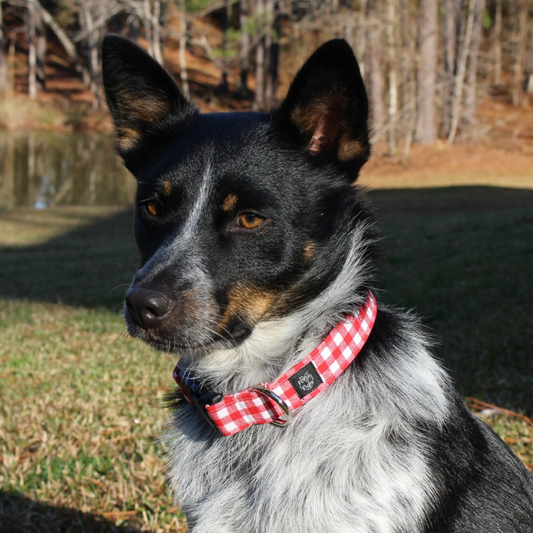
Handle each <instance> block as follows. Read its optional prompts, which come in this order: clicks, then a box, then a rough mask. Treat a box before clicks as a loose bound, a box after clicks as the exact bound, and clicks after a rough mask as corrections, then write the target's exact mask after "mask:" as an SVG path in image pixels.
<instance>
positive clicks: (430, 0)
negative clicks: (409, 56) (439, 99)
mask: <svg viewBox="0 0 533 533" xmlns="http://www.w3.org/2000/svg"><path fill="white" fill-rule="evenodd" d="M418 16H419V50H420V65H419V67H418V79H417V82H418V83H417V85H418V101H417V120H416V140H417V142H418V143H420V144H433V143H434V142H435V140H436V139H437V122H436V111H437V107H436V102H435V96H436V88H437V0H420V3H419V14H418Z"/></svg>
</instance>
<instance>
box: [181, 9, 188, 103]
mask: <svg viewBox="0 0 533 533" xmlns="http://www.w3.org/2000/svg"><path fill="white" fill-rule="evenodd" d="M180 11H181V12H180V52H179V60H180V76H181V89H182V91H183V94H184V95H185V96H186V97H189V94H190V91H189V77H188V76H187V56H186V51H187V12H186V8H185V0H181V2H180Z"/></svg>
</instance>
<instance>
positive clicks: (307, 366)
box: [174, 292, 377, 436]
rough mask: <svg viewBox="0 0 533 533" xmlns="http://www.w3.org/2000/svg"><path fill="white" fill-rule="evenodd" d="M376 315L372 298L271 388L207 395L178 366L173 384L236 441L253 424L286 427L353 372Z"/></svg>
mask: <svg viewBox="0 0 533 533" xmlns="http://www.w3.org/2000/svg"><path fill="white" fill-rule="evenodd" d="M376 313H377V304H376V300H375V298H374V296H373V295H372V293H370V292H369V293H368V299H367V301H366V303H365V305H363V306H361V308H360V309H359V312H358V313H357V314H356V315H348V316H347V317H346V319H345V320H344V321H342V322H340V323H339V324H337V326H335V328H334V329H333V330H332V331H331V332H330V333H329V335H328V336H327V337H326V338H325V339H324V340H323V341H322V342H321V343H320V344H319V345H318V346H317V347H316V348H315V349H314V350H313V351H312V352H311V353H310V354H309V355H308V356H307V357H305V358H304V359H302V360H301V361H300V362H299V363H297V364H296V365H294V366H293V367H292V368H291V369H289V370H288V371H287V372H285V374H283V375H282V376H280V377H279V378H277V379H276V380H275V381H272V382H270V383H260V384H258V385H254V386H253V387H249V388H247V389H246V390H244V391H241V392H238V393H236V394H224V395H220V394H213V393H207V394H202V393H201V391H200V390H199V389H198V387H197V386H196V385H195V384H194V381H193V380H192V379H190V378H189V377H188V376H186V373H185V372H183V369H181V368H180V365H179V363H178V364H177V365H176V368H175V369H174V379H175V380H176V383H177V384H178V385H179V387H180V388H181V390H182V391H183V394H184V395H185V397H186V398H187V401H188V402H189V403H190V404H192V405H195V406H196V407H197V408H198V410H199V411H200V413H201V414H202V415H203V417H204V418H205V420H206V421H207V422H208V423H209V424H210V425H211V426H213V427H215V428H216V429H218V430H219V431H220V433H222V435H226V436H229V435H234V434H235V433H238V432H239V431H242V430H243V429H246V428H248V427H250V426H251V425H254V424H266V423H273V424H276V425H280V426H282V425H285V424H286V423H288V422H289V420H290V418H291V416H292V412H293V411H295V410H296V409H298V408H299V407H301V406H302V405H303V404H305V403H307V402H308V401H309V400H310V399H311V398H314V397H315V396H316V395H317V394H319V393H320V392H322V391H323V390H325V389H327V388H328V387H329V386H330V385H331V384H332V383H333V382H334V381H335V380H336V379H337V378H338V377H339V376H340V375H341V374H342V373H343V372H344V370H346V368H348V366H349V365H350V364H351V363H352V361H353V360H354V359H355V358H356V357H357V355H358V354H359V352H360V351H361V349H362V348H363V346H364V345H365V342H366V340H367V339H368V337H369V335H370V332H371V331H372V327H373V326H374V322H375V320H376Z"/></svg>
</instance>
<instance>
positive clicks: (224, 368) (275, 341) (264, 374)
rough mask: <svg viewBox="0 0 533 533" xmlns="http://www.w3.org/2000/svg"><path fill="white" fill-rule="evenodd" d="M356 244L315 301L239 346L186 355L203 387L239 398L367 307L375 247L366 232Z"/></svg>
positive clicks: (357, 235)
mask: <svg viewBox="0 0 533 533" xmlns="http://www.w3.org/2000/svg"><path fill="white" fill-rule="evenodd" d="M352 239H353V241H354V244H353V246H352V249H351V252H350V254H349V255H348V256H347V257H346V260H345V262H344V265H343V268H342V269H341V271H340V273H339V275H338V276H337V278H336V279H335V280H334V281H333V282H332V283H331V284H330V286H329V287H328V288H327V289H326V290H325V291H323V292H322V293H321V294H319V295H318V297H316V298H315V299H314V300H313V301H311V302H309V303H308V304H307V305H305V306H303V307H302V308H300V309H298V310H296V311H294V312H293V313H291V314H289V315H287V316H285V317H283V318H278V319H272V320H265V321H261V322H259V323H258V324H257V325H256V326H255V328H254V330H253V332H252V334H251V335H250V337H248V338H247V339H246V340H245V341H244V342H243V343H242V344H240V345H239V346H237V347H235V348H232V349H226V350H215V351H212V352H210V353H208V354H205V355H202V356H201V357H190V356H187V355H184V356H183V357H182V363H183V365H184V366H185V367H186V368H187V369H188V371H189V372H190V374H191V375H193V376H194V378H195V380H196V381H197V383H198V384H199V385H200V386H202V387H204V386H205V387H206V388H207V389H210V390H216V391H217V392H220V393H221V394H234V393H236V392H238V391H239V390H242V389H245V388H247V387H249V386H251V385H254V384H255V383H260V382H269V381H272V380H274V379H275V378H276V377H277V376H278V375H280V374H282V373H283V372H285V371H287V370H288V369H289V368H290V367H291V366H293V365H294V364H295V363H296V362H297V361H298V360H300V359H302V358H303V357H305V356H306V355H307V354H308V353H310V352H311V351H312V350H313V349H314V348H315V347H316V346H317V345H318V344H319V343H320V341H321V340H322V339H323V338H324V337H325V335H327V333H328V332H329V331H331V330H332V329H333V328H334V327H335V325H336V324H337V323H338V322H339V321H340V320H342V318H343V317H344V316H345V315H346V314H352V313H357V310H358V309H359V307H360V306H362V305H363V304H364V303H365V300H366V295H367V292H368V290H369V288H370V286H369V285H370V281H371V276H372V272H371V270H370V268H369V266H368V264H367V263H365V261H364V260H363V259H362V257H364V256H365V254H364V251H365V248H366V247H367V246H368V245H369V240H368V238H367V236H366V232H365V228H358V230H357V231H354V233H353V235H352Z"/></svg>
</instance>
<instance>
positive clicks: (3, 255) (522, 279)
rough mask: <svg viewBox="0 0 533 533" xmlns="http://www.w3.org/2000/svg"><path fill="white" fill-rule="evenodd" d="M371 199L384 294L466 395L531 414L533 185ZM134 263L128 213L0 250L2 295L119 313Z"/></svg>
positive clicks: (391, 193)
mask: <svg viewBox="0 0 533 533" xmlns="http://www.w3.org/2000/svg"><path fill="white" fill-rule="evenodd" d="M370 198H371V200H372V201H373V203H374V205H375V206H376V208H377V211H378V218H379V226H380V227H381V229H382V234H383V236H384V239H383V242H382V248H383V250H384V253H383V258H382V263H381V265H380V269H379V276H378V283H377V286H378V287H381V288H383V289H385V290H384V291H383V292H380V298H381V299H382V301H385V302H387V303H390V304H394V305H398V306H400V307H403V308H414V309H415V311H416V312H417V313H418V314H419V315H421V316H422V317H424V323H425V324H426V325H428V326H429V327H430V328H431V330H432V332H433V334H434V336H435V338H436V344H437V346H436V349H435V353H436V355H437V357H439V358H440V359H442V361H443V364H444V366H445V367H447V368H448V369H449V370H450V372H451V374H452V376H453V378H454V379H455V380H456V382H457V385H458V388H459V390H460V391H461V393H462V394H464V395H466V396H475V397H477V398H479V399H482V400H485V401H487V402H490V403H495V404H498V405H501V406H504V407H507V408H511V409H517V410H522V411H525V412H527V413H530V414H531V413H533V393H532V391H533V358H531V357H530V354H531V353H532V352H533V334H532V333H531V332H532V331H533V190H518V189H505V188H495V187H447V188H439V189H431V188H427V189H411V190H408V189H403V190H381V191H373V192H371V193H370ZM1 220H2V217H0V222H1ZM0 227H1V226H0ZM137 267H138V255H137V251H136V249H135V244H134V239H133V231H132V213H131V211H129V210H128V211H124V212H120V213H118V214H115V215H113V216H111V217H108V218H101V219H99V220H97V221H96V222H94V223H92V224H90V225H87V226H85V227H81V228H77V229H75V230H73V231H71V232H70V233H67V234H64V235H61V236H59V237H56V238H53V239H51V240H49V241H48V242H46V243H44V244H40V245H37V246H28V247H24V248H20V247H11V248H3V249H2V248H0V298H8V299H27V300H29V301H38V302H62V303H65V304H72V305H76V306H86V307H104V308H110V309H113V308H115V307H117V306H120V304H121V302H122V298H123V295H124V293H125V291H126V289H127V286H128V284H129V281H130V279H131V277H132V275H133V274H134V273H135V270H136V268H137ZM117 286H118V287H119V288H117V289H116V290H113V288H114V287H117Z"/></svg>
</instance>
